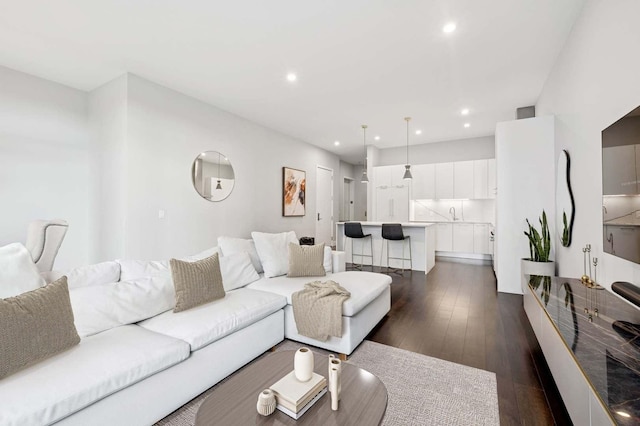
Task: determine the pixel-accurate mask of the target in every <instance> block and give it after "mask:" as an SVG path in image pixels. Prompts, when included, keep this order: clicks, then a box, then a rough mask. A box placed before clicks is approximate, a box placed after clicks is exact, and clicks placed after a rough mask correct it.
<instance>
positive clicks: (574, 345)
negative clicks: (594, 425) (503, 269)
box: [529, 277, 640, 425]
mask: <svg viewBox="0 0 640 426" xmlns="http://www.w3.org/2000/svg"><path fill="white" fill-rule="evenodd" d="M539 278H541V280H539V281H537V282H530V283H529V287H530V288H531V289H532V291H533V293H534V294H535V295H536V297H537V298H538V300H539V301H540V303H541V304H542V306H543V307H544V309H545V310H546V312H547V314H548V315H549V317H550V318H551V320H552V321H553V322H554V324H555V327H556V328H557V329H558V331H559V332H560V336H561V337H562V339H563V340H564V342H565V343H566V345H567V347H568V348H569V349H570V350H571V351H572V352H573V355H574V357H575V359H576V360H577V361H578V363H579V365H580V367H581V368H582V370H583V372H584V373H585V375H586V376H587V378H588V379H589V381H590V382H591V385H592V386H593V388H594V389H595V390H596V392H597V393H598V394H599V396H600V399H601V400H602V401H603V403H604V404H605V406H607V407H608V408H609V411H610V413H611V415H612V417H613V418H614V419H615V420H616V421H617V422H618V424H620V425H627V424H629V425H631V424H638V423H637V422H638V420H639V419H640V335H638V334H637V333H638V332H639V331H640V309H638V308H635V307H634V306H632V305H630V304H628V303H626V302H625V301H623V300H622V299H620V298H619V297H618V296H616V295H615V294H614V293H612V292H610V291H608V290H606V289H604V288H602V287H599V288H598V289H595V288H588V287H586V286H585V285H584V284H583V283H582V282H581V281H580V280H577V279H567V278H559V277H554V278H550V277H539ZM596 308H597V310H598V314H597V316H596V314H595V310H596ZM634 328H635V332H636V334H633V333H630V332H626V331H624V330H625V329H627V330H629V329H631V330H633V329H634ZM620 412H623V413H627V414H629V415H630V416H631V417H623V416H621V415H620V414H619V413H620Z"/></svg>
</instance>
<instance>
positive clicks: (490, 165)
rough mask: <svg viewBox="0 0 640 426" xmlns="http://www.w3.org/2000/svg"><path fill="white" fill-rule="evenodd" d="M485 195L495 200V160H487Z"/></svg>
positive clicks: (496, 188)
mask: <svg viewBox="0 0 640 426" xmlns="http://www.w3.org/2000/svg"><path fill="white" fill-rule="evenodd" d="M487 193H488V194H487V195H488V198H496V195H497V194H498V185H497V180H496V159H495V158H491V159H489V160H487Z"/></svg>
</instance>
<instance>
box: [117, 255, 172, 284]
mask: <svg viewBox="0 0 640 426" xmlns="http://www.w3.org/2000/svg"><path fill="white" fill-rule="evenodd" d="M116 262H118V263H119V264H120V281H129V280H135V279H136V278H140V277H150V276H152V275H158V274H164V273H170V270H169V261H168V260H129V259H117V260H116Z"/></svg>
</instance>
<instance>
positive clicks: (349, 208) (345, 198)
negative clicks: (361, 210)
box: [340, 178, 354, 222]
mask: <svg viewBox="0 0 640 426" xmlns="http://www.w3.org/2000/svg"><path fill="white" fill-rule="evenodd" d="M353 189H354V188H353V179H349V178H344V184H343V187H342V208H341V209H340V220H341V221H343V222H348V221H350V220H353Z"/></svg>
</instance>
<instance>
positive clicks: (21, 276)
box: [0, 243, 45, 299]
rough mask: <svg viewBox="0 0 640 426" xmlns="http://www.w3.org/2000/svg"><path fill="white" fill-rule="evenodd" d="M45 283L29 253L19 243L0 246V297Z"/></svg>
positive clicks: (22, 291) (16, 293) (28, 289)
mask: <svg viewBox="0 0 640 426" xmlns="http://www.w3.org/2000/svg"><path fill="white" fill-rule="evenodd" d="M44 284H45V282H44V278H42V277H41V276H40V272H39V271H38V267H37V266H36V264H35V263H33V259H32V258H31V254H29V251H28V250H27V249H26V248H25V246H23V245H22V244H20V243H13V244H9V245H6V246H4V247H0V299H6V298H7V297H13V296H17V295H19V294H22V293H26V292H27V291H31V290H35V289H37V288H40V287H42V286H43V285H44Z"/></svg>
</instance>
